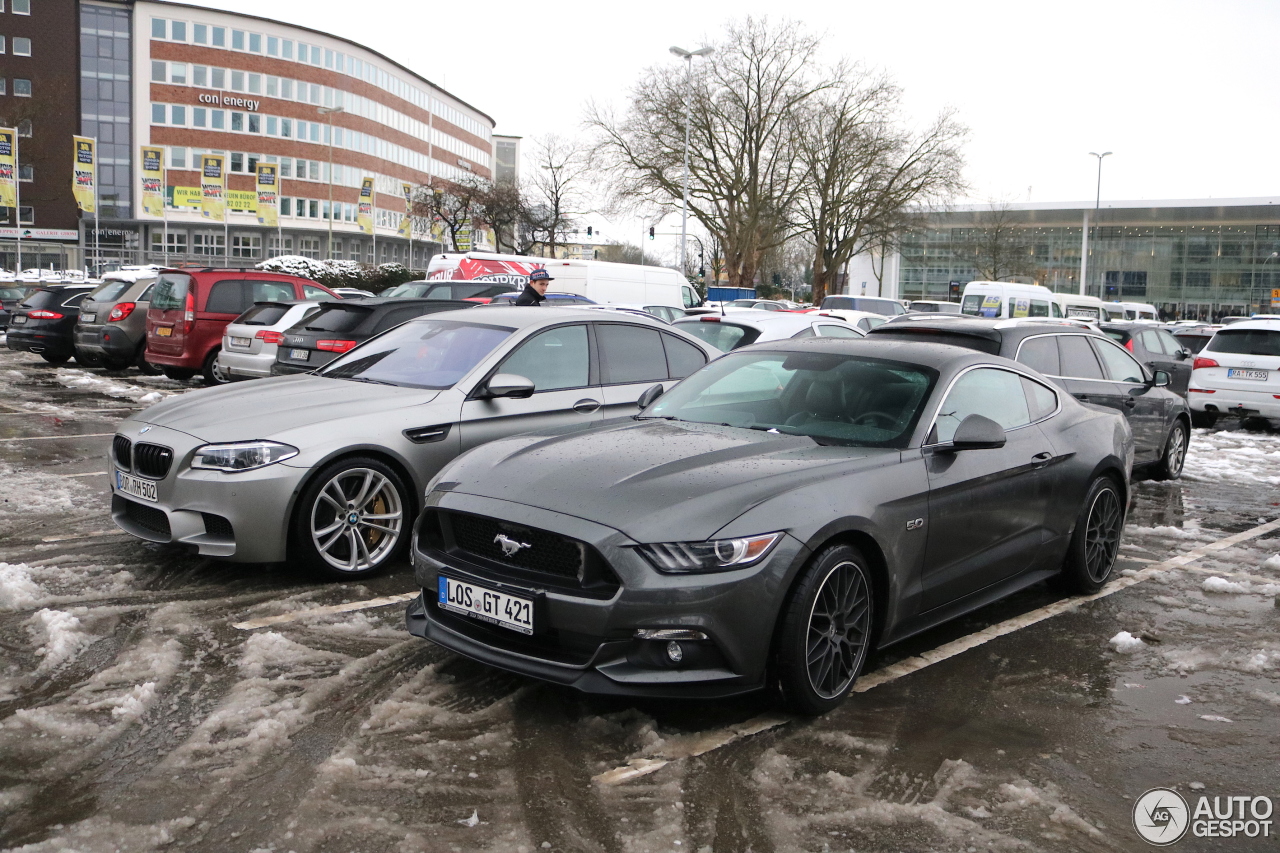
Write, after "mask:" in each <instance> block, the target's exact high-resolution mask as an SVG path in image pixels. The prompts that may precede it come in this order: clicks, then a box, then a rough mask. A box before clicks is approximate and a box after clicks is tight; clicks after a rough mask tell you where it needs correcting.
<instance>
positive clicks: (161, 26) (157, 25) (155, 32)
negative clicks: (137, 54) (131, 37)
mask: <svg viewBox="0 0 1280 853" xmlns="http://www.w3.org/2000/svg"><path fill="white" fill-rule="evenodd" d="M165 29H166V22H165V19H164V18H152V19H151V37H152V38H153V39H162V38H164V35H165Z"/></svg>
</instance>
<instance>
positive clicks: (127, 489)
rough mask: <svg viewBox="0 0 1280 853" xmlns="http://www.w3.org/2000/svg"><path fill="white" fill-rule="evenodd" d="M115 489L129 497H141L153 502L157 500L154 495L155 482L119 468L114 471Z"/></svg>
mask: <svg viewBox="0 0 1280 853" xmlns="http://www.w3.org/2000/svg"><path fill="white" fill-rule="evenodd" d="M116 489H117V490H119V491H121V492H124V493H125V494H126V495H129V496H130V497H135V498H142V499H143V500H144V501H151V502H152V503H155V502H156V501H157V500H159V498H158V497H157V496H156V484H155V483H154V482H153V481H151V480H144V479H142V478H141V477H135V476H133V475H132V474H126V473H125V472H123V471H119V470H117V471H116Z"/></svg>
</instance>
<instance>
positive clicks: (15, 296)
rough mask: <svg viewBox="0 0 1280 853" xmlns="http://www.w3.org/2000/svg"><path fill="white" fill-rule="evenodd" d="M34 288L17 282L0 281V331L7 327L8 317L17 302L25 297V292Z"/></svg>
mask: <svg viewBox="0 0 1280 853" xmlns="http://www.w3.org/2000/svg"><path fill="white" fill-rule="evenodd" d="M35 289H36V288H35V287H34V286H31V285H26V284H21V283H18V282H4V283H0V331H3V330H4V329H7V328H9V318H10V317H12V316H13V309H14V308H17V307H18V303H19V302H21V301H22V300H24V299H26V298H27V294H29V293H31V291H33V290H35Z"/></svg>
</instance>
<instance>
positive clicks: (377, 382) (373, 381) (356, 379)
mask: <svg viewBox="0 0 1280 853" xmlns="http://www.w3.org/2000/svg"><path fill="white" fill-rule="evenodd" d="M324 375H326V376H332V375H333V374H324ZM333 378H334V379H349V380H351V381H352V382H368V383H369V384H370V385H390V386H392V387H393V388H398V387H399V386H398V385H396V383H394V382H387V381H386V380H384V379H370V378H369V377H367V376H334V377H333Z"/></svg>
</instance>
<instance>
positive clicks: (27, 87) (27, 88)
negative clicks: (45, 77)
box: [13, 77, 31, 98]
mask: <svg viewBox="0 0 1280 853" xmlns="http://www.w3.org/2000/svg"><path fill="white" fill-rule="evenodd" d="M13 94H15V95H17V96H18V97H19V98H30V97H31V81H30V80H24V79H22V78H21V77H14V78H13Z"/></svg>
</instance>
